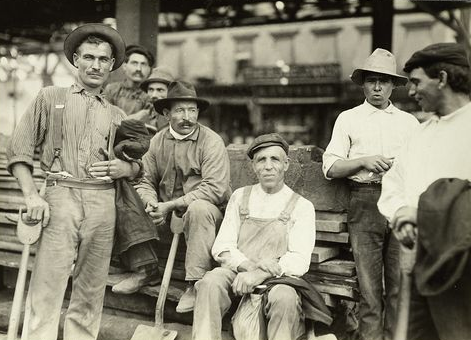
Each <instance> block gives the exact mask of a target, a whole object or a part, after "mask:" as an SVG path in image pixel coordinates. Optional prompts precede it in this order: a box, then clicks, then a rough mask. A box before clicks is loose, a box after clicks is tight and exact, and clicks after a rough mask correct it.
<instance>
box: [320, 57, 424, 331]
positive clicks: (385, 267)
mask: <svg viewBox="0 0 471 340" xmlns="http://www.w3.org/2000/svg"><path fill="white" fill-rule="evenodd" d="M351 79H352V81H353V82H354V83H355V84H357V85H359V86H361V87H362V88H363V93H364V95H365V97H366V99H365V101H364V103H363V104H361V105H359V106H356V107H354V108H353V109H350V110H347V111H344V112H342V113H340V115H339V116H338V118H337V120H336V122H335V125H334V130H333V132H332V138H331V141H330V143H329V145H328V146H327V149H326V151H325V153H324V156H323V167H322V169H323V171H324V174H325V176H326V178H327V179H332V178H344V177H347V178H348V179H349V184H350V187H351V199H350V207H349V211H348V227H349V234H350V240H351V244H352V249H353V255H354V258H355V265H356V269H357V275H358V281H359V286H360V293H361V295H360V323H359V335H360V339H365V340H376V339H383V338H385V339H390V338H391V337H392V330H393V326H394V324H395V315H396V301H397V293H398V289H399V282H398V281H399V266H398V264H399V262H398V261H399V258H398V256H399V244H398V242H397V240H396V239H395V238H394V235H392V233H391V230H390V228H389V227H388V222H387V221H386V219H385V218H384V217H383V216H382V215H381V214H380V213H379V211H378V208H377V206H376V203H377V201H378V198H379V195H380V193H381V178H382V176H383V175H384V174H385V173H386V172H387V171H388V170H389V169H390V168H391V165H392V164H393V161H394V157H395V156H396V155H397V152H398V150H399V148H400V146H401V145H402V144H404V143H405V141H406V140H407V138H408V137H409V135H410V134H411V132H412V130H413V129H414V128H415V127H417V126H418V125H419V124H418V122H417V120H416V119H415V118H414V116H412V115H411V114H409V113H407V112H404V111H401V110H399V109H398V108H396V107H395V106H394V105H393V104H392V103H391V101H390V100H389V97H390V96H391V93H392V91H393V89H394V88H395V87H396V86H402V85H405V84H406V83H407V78H405V77H403V76H401V75H398V74H397V73H396V59H395V57H394V55H393V54H392V53H391V52H389V51H386V50H384V49H379V48H378V49H376V50H375V51H374V52H373V53H372V54H371V55H370V56H369V57H368V58H367V59H366V61H365V64H364V65H363V67H362V68H358V69H356V70H355V71H354V72H353V74H352V75H351ZM383 276H384V283H385V295H386V300H385V304H383ZM383 305H384V307H383ZM383 315H384V320H383Z"/></svg>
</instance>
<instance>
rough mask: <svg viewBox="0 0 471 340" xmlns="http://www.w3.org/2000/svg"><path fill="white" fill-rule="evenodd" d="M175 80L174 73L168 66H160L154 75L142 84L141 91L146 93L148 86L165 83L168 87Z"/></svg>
mask: <svg viewBox="0 0 471 340" xmlns="http://www.w3.org/2000/svg"><path fill="white" fill-rule="evenodd" d="M174 80H175V78H174V77H173V75H172V72H171V71H170V69H169V68H168V67H167V66H158V67H156V68H154V69H153V70H152V73H151V74H150V76H149V78H147V79H146V80H144V81H143V82H142V83H141V89H143V90H144V91H146V90H147V85H149V84H150V83H163V84H165V85H167V86H168V85H170V83H171V82H172V81H174Z"/></svg>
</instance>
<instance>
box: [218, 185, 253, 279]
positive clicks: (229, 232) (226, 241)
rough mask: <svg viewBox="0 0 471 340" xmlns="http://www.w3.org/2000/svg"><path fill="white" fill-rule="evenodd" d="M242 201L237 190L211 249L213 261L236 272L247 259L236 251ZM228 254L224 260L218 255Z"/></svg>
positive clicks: (240, 192)
mask: <svg viewBox="0 0 471 340" xmlns="http://www.w3.org/2000/svg"><path fill="white" fill-rule="evenodd" d="M241 201H242V189H238V190H236V191H235V192H234V194H233V195H232V196H231V198H230V200H229V203H228V205H227V208H226V213H225V215H224V220H223V221H222V224H221V227H220V229H219V232H218V235H217V237H216V240H215V241H214V244H213V248H212V251H211V253H212V255H213V257H214V259H215V260H216V261H217V262H219V263H220V264H221V265H222V266H223V267H228V268H230V269H232V270H234V271H237V268H238V267H239V265H240V264H241V263H242V262H244V261H247V260H248V258H247V257H246V256H245V255H244V254H243V253H242V252H241V251H239V250H238V249H237V240H238V235H239V229H240V215H239V208H240V204H241ZM224 252H228V253H229V254H226V255H225V256H224V258H222V257H220V255H221V254H222V253H224Z"/></svg>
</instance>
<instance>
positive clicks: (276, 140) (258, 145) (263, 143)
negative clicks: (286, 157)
mask: <svg viewBox="0 0 471 340" xmlns="http://www.w3.org/2000/svg"><path fill="white" fill-rule="evenodd" d="M269 146H280V147H281V148H283V150H284V151H285V152H286V154H288V150H289V144H288V143H287V142H286V141H285V140H284V139H283V137H281V136H280V135H279V134H277V133H268V134H266V135H261V136H258V137H257V138H255V139H254V140H253V142H252V144H250V146H249V148H248V149H247V156H249V158H250V159H253V156H254V154H255V152H256V151H258V150H260V149H263V148H267V147H269Z"/></svg>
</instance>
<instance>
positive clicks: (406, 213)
mask: <svg viewBox="0 0 471 340" xmlns="http://www.w3.org/2000/svg"><path fill="white" fill-rule="evenodd" d="M404 223H410V224H413V225H416V224H417V208H414V207H411V206H403V207H401V208H399V209H397V211H396V213H395V214H394V217H393V219H392V221H391V224H392V227H393V228H398V227H400V226H401V225H402V224H404Z"/></svg>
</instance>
